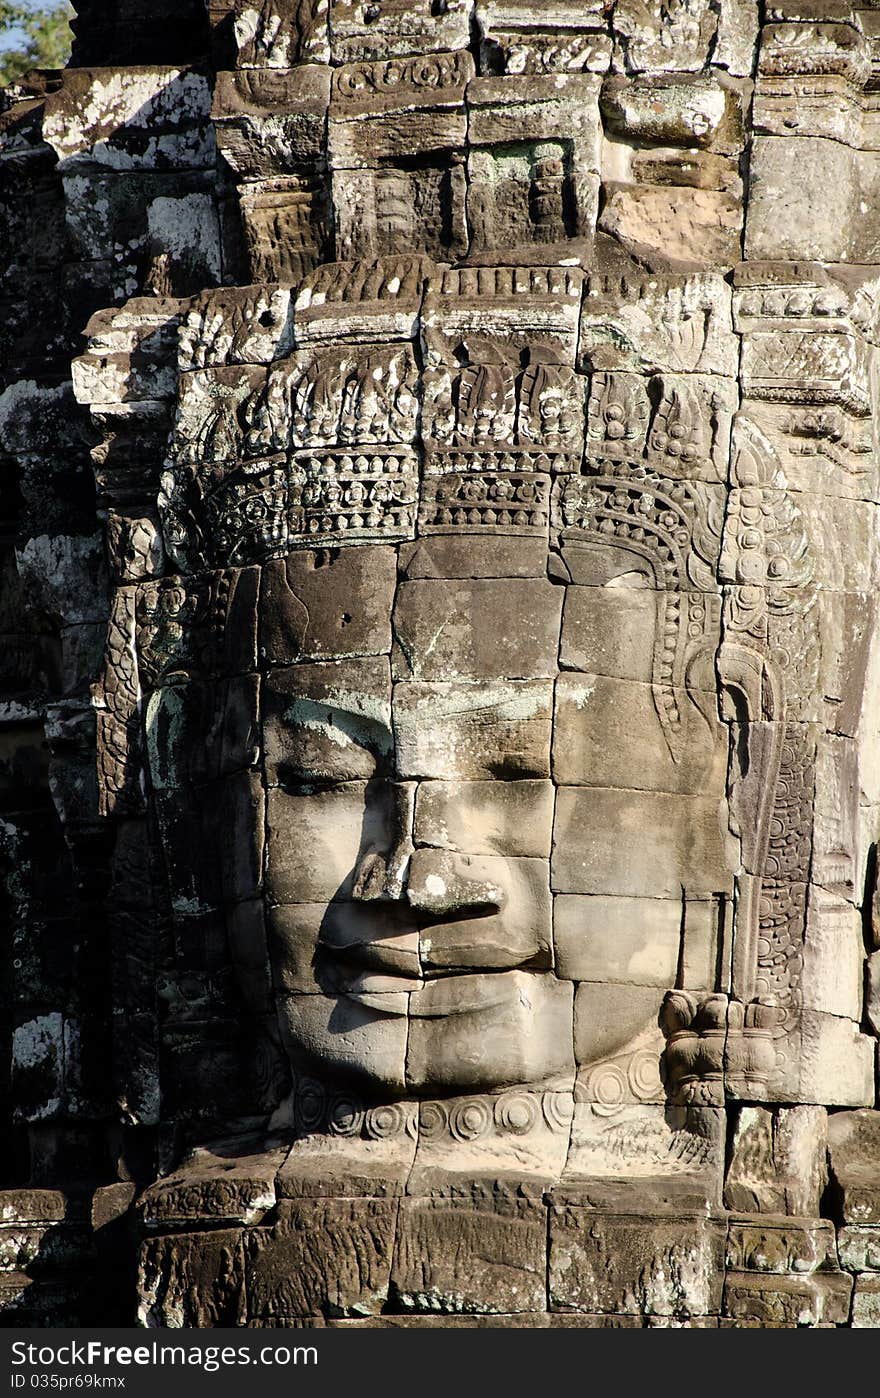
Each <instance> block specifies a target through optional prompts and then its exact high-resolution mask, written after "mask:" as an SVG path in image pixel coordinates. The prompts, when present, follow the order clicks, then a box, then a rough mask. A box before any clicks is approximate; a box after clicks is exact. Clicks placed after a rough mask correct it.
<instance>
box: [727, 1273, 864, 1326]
mask: <svg viewBox="0 0 880 1398" xmlns="http://www.w3.org/2000/svg"><path fill="white" fill-rule="evenodd" d="M851 1294H852V1278H851V1277H848V1276H847V1275H846V1274H845V1273H843V1272H837V1273H833V1272H828V1273H822V1272H817V1273H814V1274H812V1275H811V1276H807V1277H795V1276H767V1275H765V1274H762V1273H760V1272H729V1273H728V1276H727V1280H726V1282H725V1284H724V1313H725V1315H728V1316H731V1317H732V1318H733V1319H734V1320H736V1321H737V1322H739V1323H742V1322H749V1323H753V1324H757V1325H758V1326H762V1327H763V1326H770V1325H780V1326H784V1327H792V1328H794V1327H796V1326H802V1325H807V1326H816V1325H819V1324H822V1323H826V1324H827V1323H830V1324H832V1325H845V1324H846V1322H847V1320H848V1319H849V1309H850V1297H851Z"/></svg>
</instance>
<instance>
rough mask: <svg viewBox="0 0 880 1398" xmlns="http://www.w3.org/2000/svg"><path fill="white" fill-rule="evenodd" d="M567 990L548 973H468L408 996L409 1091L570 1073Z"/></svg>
mask: <svg viewBox="0 0 880 1398" xmlns="http://www.w3.org/2000/svg"><path fill="white" fill-rule="evenodd" d="M571 1003H572V987H571V984H570V983H569V982H566V981H557V980H556V978H555V977H554V976H552V975H550V974H547V973H544V974H540V973H539V974H537V975H531V974H529V973H528V972H526V971H518V970H517V971H507V972H505V973H503V974H502V975H498V974H494V975H491V974H473V975H467V976H457V977H453V978H450V979H446V980H436V981H431V982H428V983H427V984H426V986H425V988H424V989H423V990H419V991H415V992H414V993H413V994H412V996H411V997H410V1026H409V1040H408V1043H407V1056H406V1075H407V1083H408V1085H409V1086H410V1087H412V1088H415V1089H418V1090H424V1089H425V1088H426V1087H428V1088H430V1087H437V1088H443V1087H445V1086H447V1085H448V1084H450V1083H453V1084H456V1085H459V1086H461V1087H465V1088H475V1089H477V1088H481V1087H487V1086H489V1085H490V1084H494V1085H501V1084H507V1083H523V1082H525V1083H528V1082H542V1081H544V1080H545V1079H549V1078H553V1077H555V1076H556V1075H557V1074H559V1073H563V1074H568V1075H571V1074H572V1073H573V1068H574V1065H573V1061H572V1043H571V1037H570V1025H571V1014H572V1010H571Z"/></svg>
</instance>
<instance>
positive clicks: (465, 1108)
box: [449, 1097, 492, 1141]
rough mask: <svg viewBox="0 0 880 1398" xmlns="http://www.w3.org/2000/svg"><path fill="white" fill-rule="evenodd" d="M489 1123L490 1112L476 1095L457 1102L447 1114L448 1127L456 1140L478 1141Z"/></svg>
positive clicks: (484, 1133) (485, 1131)
mask: <svg viewBox="0 0 880 1398" xmlns="http://www.w3.org/2000/svg"><path fill="white" fill-rule="evenodd" d="M491 1125H492V1113H491V1112H490V1110H489V1107H488V1105H487V1104H486V1103H485V1102H481V1101H480V1099H479V1098H478V1097H470V1098H468V1100H467V1101H466V1102H459V1103H458V1105H457V1106H455V1107H453V1108H452V1111H451V1112H450V1115H449V1129H450V1131H451V1132H452V1134H453V1136H454V1137H455V1139H456V1140H457V1141H478V1140H479V1139H480V1137H481V1136H485V1135H486V1133H487V1132H488V1130H489V1128H490V1127H491Z"/></svg>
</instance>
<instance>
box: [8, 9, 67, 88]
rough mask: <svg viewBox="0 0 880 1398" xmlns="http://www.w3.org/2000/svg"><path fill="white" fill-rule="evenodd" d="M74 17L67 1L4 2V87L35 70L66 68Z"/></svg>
mask: <svg viewBox="0 0 880 1398" xmlns="http://www.w3.org/2000/svg"><path fill="white" fill-rule="evenodd" d="M72 18H73V9H72V7H71V6H70V5H69V4H68V3H67V0H54V3H51V2H50V3H49V4H35V5H34V4H31V5H28V4H21V3H17V0H0V87H7V86H8V85H9V84H10V83H14V82H18V80H19V79H20V78H22V77H23V76H24V74H25V73H27V72H28V71H29V69H31V68H63V67H64V65H65V63H66V62H67V59H68V57H69V55H70V44H71V40H72V38H73V35H72V34H71V32H70V25H69V22H70V20H71V19H72Z"/></svg>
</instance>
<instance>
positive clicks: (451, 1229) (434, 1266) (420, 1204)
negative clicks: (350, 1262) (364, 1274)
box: [391, 1199, 547, 1315]
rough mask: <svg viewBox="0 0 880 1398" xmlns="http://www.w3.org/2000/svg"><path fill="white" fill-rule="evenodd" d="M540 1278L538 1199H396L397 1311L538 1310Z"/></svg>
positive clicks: (543, 1248) (543, 1253)
mask: <svg viewBox="0 0 880 1398" xmlns="http://www.w3.org/2000/svg"><path fill="white" fill-rule="evenodd" d="M546 1276H547V1221H546V1214H545V1211H544V1207H543V1205H542V1204H540V1203H538V1202H537V1201H526V1200H517V1201H510V1202H509V1203H503V1202H500V1201H499V1202H498V1203H496V1204H495V1205H494V1207H493V1206H492V1205H491V1203H490V1204H488V1205H486V1206H484V1207H482V1208H475V1207H474V1205H473V1204H471V1203H469V1202H464V1201H458V1200H452V1199H435V1200H421V1199H406V1200H404V1201H403V1202H402V1203H401V1205H400V1216H399V1222H398V1233H397V1239H396V1241H395V1247H394V1260H393V1264H392V1269H391V1295H392V1298H393V1301H394V1304H395V1307H396V1308H398V1309H401V1310H403V1311H404V1312H407V1311H409V1312H419V1311H420V1312H427V1313H429V1314H430V1313H431V1312H435V1313H437V1312H439V1313H441V1314H453V1315H454V1314H461V1313H462V1312H465V1313H467V1312H468V1311H470V1310H476V1309H479V1310H481V1311H483V1310H488V1311H489V1312H490V1313H491V1312H499V1313H502V1314H508V1315H511V1314H513V1315H522V1314H524V1313H527V1312H535V1311H542V1310H544V1309H545V1308H546V1297H547V1292H546Z"/></svg>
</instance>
